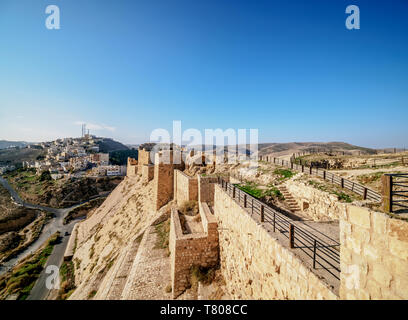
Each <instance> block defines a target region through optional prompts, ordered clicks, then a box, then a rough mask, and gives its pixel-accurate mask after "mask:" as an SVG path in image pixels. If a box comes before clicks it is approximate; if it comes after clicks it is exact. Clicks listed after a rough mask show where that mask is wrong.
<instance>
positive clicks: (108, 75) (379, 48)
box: [0, 0, 408, 147]
mask: <svg viewBox="0 0 408 320" xmlns="http://www.w3.org/2000/svg"><path fill="white" fill-rule="evenodd" d="M50 4H55V5H58V6H59V8H60V10H61V29H60V30H48V29H46V27H45V19H46V16H47V15H46V13H45V8H46V7H47V5H50ZM350 4H355V5H358V6H359V8H360V14H361V29H360V30H348V29H346V27H345V20H346V17H347V15H346V13H345V8H346V7H347V6H348V5H350ZM407 14H408V2H407V1H404V0H389V1H385V0H384V1H373V0H366V1H356V0H353V1H351V0H350V1H343V0H332V1H317V0H311V1H294V0H286V1H272V0H270V1H260V0H257V1H249V0H248V1H238V0H234V1H232V0H206V1H204V0H193V1H192V0H172V1H169V0H118V1H113V0H112V1H102V0H87V1H81V0H0V39H1V44H0V139H8V140H16V139H17V140H28V141H43V140H51V139H55V138H58V137H65V136H79V135H80V132H81V131H80V130H81V128H80V125H79V123H80V122H86V123H89V127H90V128H91V132H92V133H94V134H97V135H100V136H109V137H113V138H115V139H117V140H119V141H122V142H124V143H141V142H145V141H148V140H149V136H150V133H151V131H152V130H154V129H156V128H166V129H169V130H170V129H171V128H172V121H173V120H181V121H182V128H183V130H184V129H188V128H197V129H199V130H204V129H205V128H210V129H211V128H212V129H216V128H222V129H227V128H234V129H239V128H247V129H249V128H257V129H259V138H260V142H288V141H346V142H350V143H353V144H358V145H364V146H369V147H393V146H397V147H404V146H407V147H408V129H407V127H408V126H407V119H408V41H407V39H408V37H407V36H408V19H407Z"/></svg>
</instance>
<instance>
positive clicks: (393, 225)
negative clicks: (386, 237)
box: [389, 219, 408, 243]
mask: <svg viewBox="0 0 408 320" xmlns="http://www.w3.org/2000/svg"><path fill="white" fill-rule="evenodd" d="M389 234H390V235H391V236H393V237H395V238H397V239H398V240H400V241H405V243H408V222H407V221H404V220H398V219H389Z"/></svg>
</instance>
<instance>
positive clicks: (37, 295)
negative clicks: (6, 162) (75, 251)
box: [0, 177, 110, 300]
mask: <svg viewBox="0 0 408 320" xmlns="http://www.w3.org/2000/svg"><path fill="white" fill-rule="evenodd" d="M0 184H2V185H3V187H4V188H6V189H7V190H8V191H9V192H10V195H11V197H12V199H13V201H14V202H15V203H17V204H19V205H22V206H24V207H26V208H30V209H39V210H43V211H46V212H51V213H53V214H54V217H53V218H52V219H51V220H50V221H49V222H48V223H47V225H45V226H44V228H43V230H42V232H41V235H40V236H39V238H38V239H37V240H36V241H35V242H33V243H32V244H31V245H30V246H29V247H28V248H26V250H24V251H23V252H21V253H20V254H19V255H18V256H16V257H15V258H13V259H11V260H9V261H7V262H5V263H3V264H2V265H1V266H0V275H1V274H3V273H4V272H7V271H8V270H10V269H12V268H13V267H14V266H15V265H16V264H17V263H18V262H19V261H20V260H21V259H23V258H25V257H26V256H28V255H29V254H30V253H33V252H35V251H36V250H38V249H39V248H40V247H41V246H42V245H43V244H44V242H45V241H47V239H48V238H49V237H50V236H51V235H53V234H54V233H55V232H57V231H60V232H61V236H63V239H62V241H61V243H59V244H58V245H56V246H55V247H54V250H53V252H52V253H51V255H50V257H49V258H48V261H47V263H46V266H48V265H56V266H58V267H59V266H60V265H61V263H62V259H63V256H64V252H65V248H66V246H67V244H68V240H69V235H68V236H65V232H68V233H69V234H71V231H72V229H73V228H74V225H75V223H76V222H77V220H75V221H72V222H71V223H69V224H67V225H64V217H65V216H66V215H67V214H68V213H69V212H70V211H71V210H73V209H75V208H77V207H78V206H80V205H82V204H84V203H86V202H87V201H85V202H82V203H79V204H76V205H74V206H72V207H70V208H64V209H56V208H50V207H45V206H40V205H36V204H31V203H27V202H24V201H23V200H22V199H21V198H20V197H19V195H18V194H17V192H16V191H15V190H14V189H13V188H12V187H11V186H10V184H9V183H8V182H7V180H5V179H4V178H2V177H0ZM109 193H110V192H104V193H103V194H101V195H100V197H105V196H107V195H108V194H109ZM95 198H97V197H95ZM95 198H93V199H95ZM45 269H46V268H44V270H43V271H42V273H41V274H40V278H39V279H38V280H37V283H36V284H35V286H34V287H33V289H32V291H31V294H30V296H29V299H34V300H39V299H44V298H45V297H46V296H47V295H48V293H49V290H48V289H47V288H46V287H45V279H46V277H47V276H48V275H47V274H45Z"/></svg>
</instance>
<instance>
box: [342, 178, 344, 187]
mask: <svg viewBox="0 0 408 320" xmlns="http://www.w3.org/2000/svg"><path fill="white" fill-rule="evenodd" d="M341 187H342V188H344V178H341Z"/></svg>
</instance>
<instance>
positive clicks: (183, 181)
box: [174, 170, 198, 205]
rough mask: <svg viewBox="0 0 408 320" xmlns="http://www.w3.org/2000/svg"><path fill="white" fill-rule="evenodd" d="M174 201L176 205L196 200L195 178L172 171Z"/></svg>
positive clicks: (196, 187)
mask: <svg viewBox="0 0 408 320" xmlns="http://www.w3.org/2000/svg"><path fill="white" fill-rule="evenodd" d="M174 200H176V203H177V204H178V205H180V204H182V203H183V202H185V201H189V200H198V183H197V177H194V178H192V177H190V176H188V175H186V174H185V173H184V172H182V171H180V170H174Z"/></svg>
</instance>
